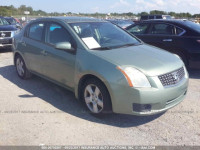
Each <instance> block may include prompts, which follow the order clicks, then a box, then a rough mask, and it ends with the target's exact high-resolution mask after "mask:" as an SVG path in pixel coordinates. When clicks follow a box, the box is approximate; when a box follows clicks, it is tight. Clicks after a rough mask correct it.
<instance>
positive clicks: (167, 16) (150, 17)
mask: <svg viewBox="0 0 200 150" xmlns="http://www.w3.org/2000/svg"><path fill="white" fill-rule="evenodd" d="M149 19H172V17H171V16H170V15H143V16H141V18H140V21H143V20H149Z"/></svg>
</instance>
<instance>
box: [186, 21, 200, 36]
mask: <svg viewBox="0 0 200 150" xmlns="http://www.w3.org/2000/svg"><path fill="white" fill-rule="evenodd" d="M184 25H185V26H187V27H189V28H191V29H193V30H195V31H197V32H198V33H200V25H199V24H196V23H194V22H191V21H185V22H184Z"/></svg>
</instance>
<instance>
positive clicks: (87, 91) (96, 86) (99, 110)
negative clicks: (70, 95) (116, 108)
mask: <svg viewBox="0 0 200 150" xmlns="http://www.w3.org/2000/svg"><path fill="white" fill-rule="evenodd" d="M81 100H82V101H83V102H84V104H85V106H86V108H87V109H88V110H89V112H90V113H91V114H93V115H95V116H100V115H102V114H107V113H111V112H112V104H111V99H110V95H109V93H108V90H107V88H106V87H105V85H104V84H103V83H102V82H101V81H99V80H97V79H89V80H87V81H85V82H84V84H83V86H82V90H81Z"/></svg>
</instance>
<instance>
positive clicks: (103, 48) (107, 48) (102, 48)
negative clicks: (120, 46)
mask: <svg viewBox="0 0 200 150" xmlns="http://www.w3.org/2000/svg"><path fill="white" fill-rule="evenodd" d="M109 49H111V48H110V47H98V48H92V49H91V50H109Z"/></svg>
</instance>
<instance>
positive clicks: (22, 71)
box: [15, 55, 31, 79]
mask: <svg viewBox="0 0 200 150" xmlns="http://www.w3.org/2000/svg"><path fill="white" fill-rule="evenodd" d="M15 66H16V70H17V74H18V76H19V77H20V78H22V79H28V78H30V77H31V73H30V72H29V71H28V69H27V68H26V64H25V62H24V60H23V58H22V57H21V56H20V55H18V56H16V58H15Z"/></svg>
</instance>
